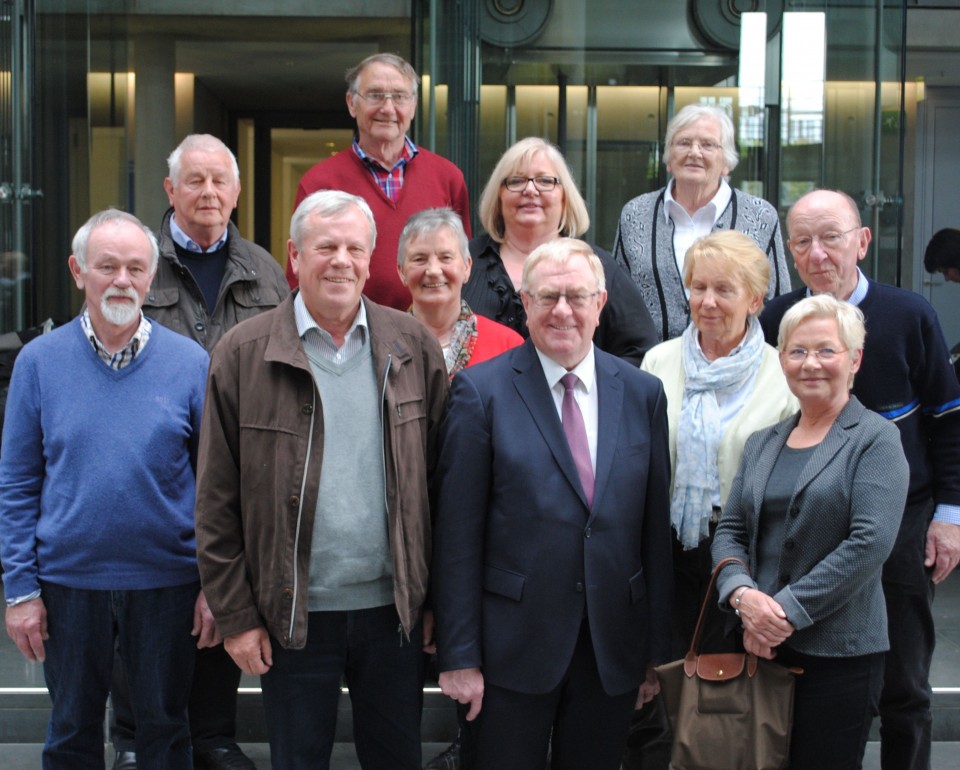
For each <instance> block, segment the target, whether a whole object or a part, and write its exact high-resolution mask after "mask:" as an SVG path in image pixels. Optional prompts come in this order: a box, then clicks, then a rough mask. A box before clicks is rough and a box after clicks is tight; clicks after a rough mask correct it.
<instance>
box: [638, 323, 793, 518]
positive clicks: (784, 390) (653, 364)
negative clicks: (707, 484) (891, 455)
mask: <svg viewBox="0 0 960 770" xmlns="http://www.w3.org/2000/svg"><path fill="white" fill-rule="evenodd" d="M682 345H683V337H682V336H681V337H677V338H675V339H672V340H668V341H667V342H661V343H660V344H659V345H657V346H655V347H654V348H652V349H651V350H649V351H647V354H646V355H645V356H644V357H643V363H641V364H640V368H641V369H643V370H644V371H645V372H650V374H653V375H655V376H657V377H658V378H660V381H661V382H663V389H664V392H665V393H666V395H667V420H668V422H669V424H670V425H669V427H670V468H671V471H672V472H676V469H677V425H678V424H679V422H680V406H681V403H682V401H683V386H684V383H685V382H686V379H687V376H686V372H685V371H684V369H683V352H682V351H683V348H682ZM799 409H800V405H799V403H798V402H797V399H796V398H795V397H794V395H793V393H791V392H790V389H789V388H788V387H787V380H786V378H785V377H784V376H783V371H782V370H781V369H780V360H779V358H778V356H777V351H776V350H775V349H774V348H772V347H771V346H770V345H765V346H764V351H763V358H762V359H761V362H760V371H759V372H757V376H756V378H754V380H753V392H752V393H750V395H749V396H748V398H747V401H746V403H745V404H744V406H743V408H742V409H741V410H740V412H739V414H737V415H736V417H734V418H733V420H732V421H731V422H730V424H729V425H728V426H727V429H726V430H725V431H724V433H723V436H722V437H721V439H720V449H719V451H718V453H717V472H718V474H719V476H720V507H721V509H722V508H723V507H724V505H725V504H726V502H727V495H728V494H729V493H730V484H731V483H732V482H733V477H734V476H735V475H736V473H737V468H739V467H740V458H741V456H742V455H743V445H744V444H745V443H746V441H747V438H749V436H750V434H751V433H755V432H756V431H758V430H760V429H762V428H766V427H769V426H770V425H774V424H776V423H778V422H780V421H781V420H785V419H786V418H787V417H789V416H790V415H792V414H794V413H795V412H796V411H798V410H799ZM674 481H675V479H672V480H671V482H670V491H671V494H672V493H673V485H674Z"/></svg>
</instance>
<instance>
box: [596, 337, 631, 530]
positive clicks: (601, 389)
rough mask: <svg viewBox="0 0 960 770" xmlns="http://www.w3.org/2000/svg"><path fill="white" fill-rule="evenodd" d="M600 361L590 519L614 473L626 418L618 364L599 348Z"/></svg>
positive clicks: (597, 357) (598, 357)
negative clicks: (614, 460) (614, 459)
mask: <svg viewBox="0 0 960 770" xmlns="http://www.w3.org/2000/svg"><path fill="white" fill-rule="evenodd" d="M595 355H596V361H597V382H596V387H597V407H598V410H599V416H598V418H597V471H596V474H595V476H596V482H595V484H594V488H593V509H592V510H591V511H590V519H593V517H594V516H595V515H596V511H598V510H600V506H599V505H598V503H599V502H600V501H601V498H602V496H603V490H604V487H605V485H606V483H607V479H608V478H609V477H610V468H611V466H612V465H613V458H614V455H615V453H616V448H617V441H618V440H619V437H620V424H621V421H622V419H623V380H621V379H620V377H619V375H618V373H617V370H616V368H615V367H613V366H610V364H609V362H608V361H606V360H604V358H603V356H601V355H600V354H599V351H595Z"/></svg>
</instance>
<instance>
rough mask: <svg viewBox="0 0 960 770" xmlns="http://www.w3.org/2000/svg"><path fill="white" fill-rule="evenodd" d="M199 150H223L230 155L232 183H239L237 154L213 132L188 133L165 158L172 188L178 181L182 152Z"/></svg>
mask: <svg viewBox="0 0 960 770" xmlns="http://www.w3.org/2000/svg"><path fill="white" fill-rule="evenodd" d="M193 150H200V151H201V152H225V153H227V155H229V156H230V165H231V166H232V167H233V183H234V184H240V166H238V165H237V156H236V155H234V154H233V150H231V149H230V148H229V147H227V145H225V144H224V143H223V142H221V141H220V140H219V139H217V137H215V136H213V134H190V136H188V137H186V138H185V139H184V140H183V141H182V142H180V144H179V145H177V149H175V150H174V151H173V152H171V153H170V157H169V158H167V168H168V169H170V181H171V182H172V183H173V186H174V188H176V186H177V185H178V184H179V183H180V161H181V160H182V159H183V153H185V152H191V151H193Z"/></svg>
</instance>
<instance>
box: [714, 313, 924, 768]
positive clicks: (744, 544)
mask: <svg viewBox="0 0 960 770" xmlns="http://www.w3.org/2000/svg"><path fill="white" fill-rule="evenodd" d="M864 336H865V330H864V326H863V315H862V313H861V312H860V311H859V310H858V309H857V308H856V307H854V306H853V305H849V304H847V303H846V302H839V301H837V300H835V299H833V298H832V297H830V296H827V295H819V296H815V297H809V298H807V299H804V300H802V301H800V302H798V303H797V304H796V305H794V306H793V308H791V309H790V310H789V311H788V312H787V314H786V315H785V316H784V317H783V321H782V322H781V324H780V335H779V339H778V348H779V351H780V364H781V366H782V367H783V372H784V375H785V376H786V378H787V384H788V386H789V387H790V390H791V391H792V392H793V394H794V395H795V396H796V397H797V400H798V401H799V402H800V411H799V412H798V413H797V414H796V415H794V416H793V417H791V418H789V419H788V420H785V421H784V422H781V423H779V424H778V425H775V426H773V427H771V428H767V429H765V430H762V431H759V432H757V433H755V434H753V435H752V436H751V437H750V438H749V439H748V440H747V444H746V446H745V448H744V453H743V460H742V462H741V464H740V469H739V471H738V472H737V476H736V478H735V479H734V482H733V485H732V487H731V490H730V494H729V497H728V498H727V507H726V508H725V509H724V515H723V518H722V519H721V520H720V524H719V525H718V526H717V531H716V536H715V538H714V543H713V560H714V563H715V564H716V563H717V562H719V561H720V560H721V559H724V558H726V557H728V556H736V557H738V558H740V559H742V560H743V561H744V562H745V563H746V564H748V565H749V567H750V571H749V573H748V572H747V571H746V570H744V569H743V568H742V567H740V566H739V565H736V564H734V565H730V566H728V567H725V568H724V569H723V571H722V572H721V574H720V580H719V582H718V590H719V596H720V606H721V608H722V609H727V610H732V611H734V612H735V613H736V614H737V615H738V616H739V618H740V621H741V622H742V624H743V644H744V648H745V649H746V650H747V651H748V652H752V653H755V654H757V655H759V656H761V657H764V658H770V659H776V660H777V661H778V662H781V663H782V664H784V665H787V666H800V667H801V668H803V669H804V672H805V673H804V674H803V676H801V677H798V679H797V689H796V702H795V707H794V726H793V735H792V740H791V749H790V767H791V769H792V770H802V769H803V768H816V770H824V769H825V768H837V769H838V770H839V769H840V768H859V767H860V763H861V761H862V758H863V752H864V748H865V746H866V740H867V733H868V730H869V728H870V722H871V720H872V718H873V716H874V714H875V713H876V710H877V704H878V701H879V697H880V689H881V686H882V683H883V653H884V651H885V650H887V648H888V642H887V617H886V609H885V604H884V599H883V592H882V589H881V585H880V570H881V567H882V566H883V562H884V561H885V560H886V558H887V556H888V555H889V553H890V550H891V549H892V548H893V544H894V540H895V539H896V535H897V530H898V528H899V525H900V516H901V514H902V511H903V505H904V502H905V499H906V494H907V480H908V477H907V474H908V471H907V462H906V459H905V458H904V455H903V449H902V448H901V444H900V435H899V432H898V431H897V429H896V427H894V426H893V425H892V424H891V423H889V422H887V421H886V420H884V419H883V418H882V417H880V416H879V415H877V414H874V413H873V412H871V411H869V410H867V409H866V408H865V407H864V406H863V405H862V404H861V403H860V402H859V401H857V399H856V398H855V397H853V396H851V395H850V388H851V386H852V385H853V377H854V375H855V374H856V372H857V370H858V369H859V368H860V362H861V359H862V356H863V340H864Z"/></svg>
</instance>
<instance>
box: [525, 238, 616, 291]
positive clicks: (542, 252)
mask: <svg viewBox="0 0 960 770" xmlns="http://www.w3.org/2000/svg"><path fill="white" fill-rule="evenodd" d="M576 256H581V257H583V258H584V259H586V260H587V264H588V265H589V266H590V272H591V273H593V279H594V281H596V284H597V291H606V289H607V282H606V278H605V277H604V274H603V262H601V261H600V257H598V256H597V253H596V252H595V251H594V250H593V247H592V246H591V245H590V244H589V243H587V242H585V241H581V240H579V239H578V238H554V239H553V240H550V241H547V242H546V243H541V244H540V245H539V246H537V248H535V249H534V250H533V251H531V252H530V253H529V254H528V255H527V258H526V260H524V263H523V277H522V278H521V279H520V288H521V290H522V291H524V292H526V293H527V294H530V293H531V292H533V291H534V290H535V289H536V288H537V287H536V286H531V285H530V278H531V276H532V275H533V271H534V270H536V269H537V266H538V265H539V264H540V263H541V262H548V263H551V264H554V265H564V264H566V263H567V262H568V261H569V260H571V259H572V258H573V257H576Z"/></svg>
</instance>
